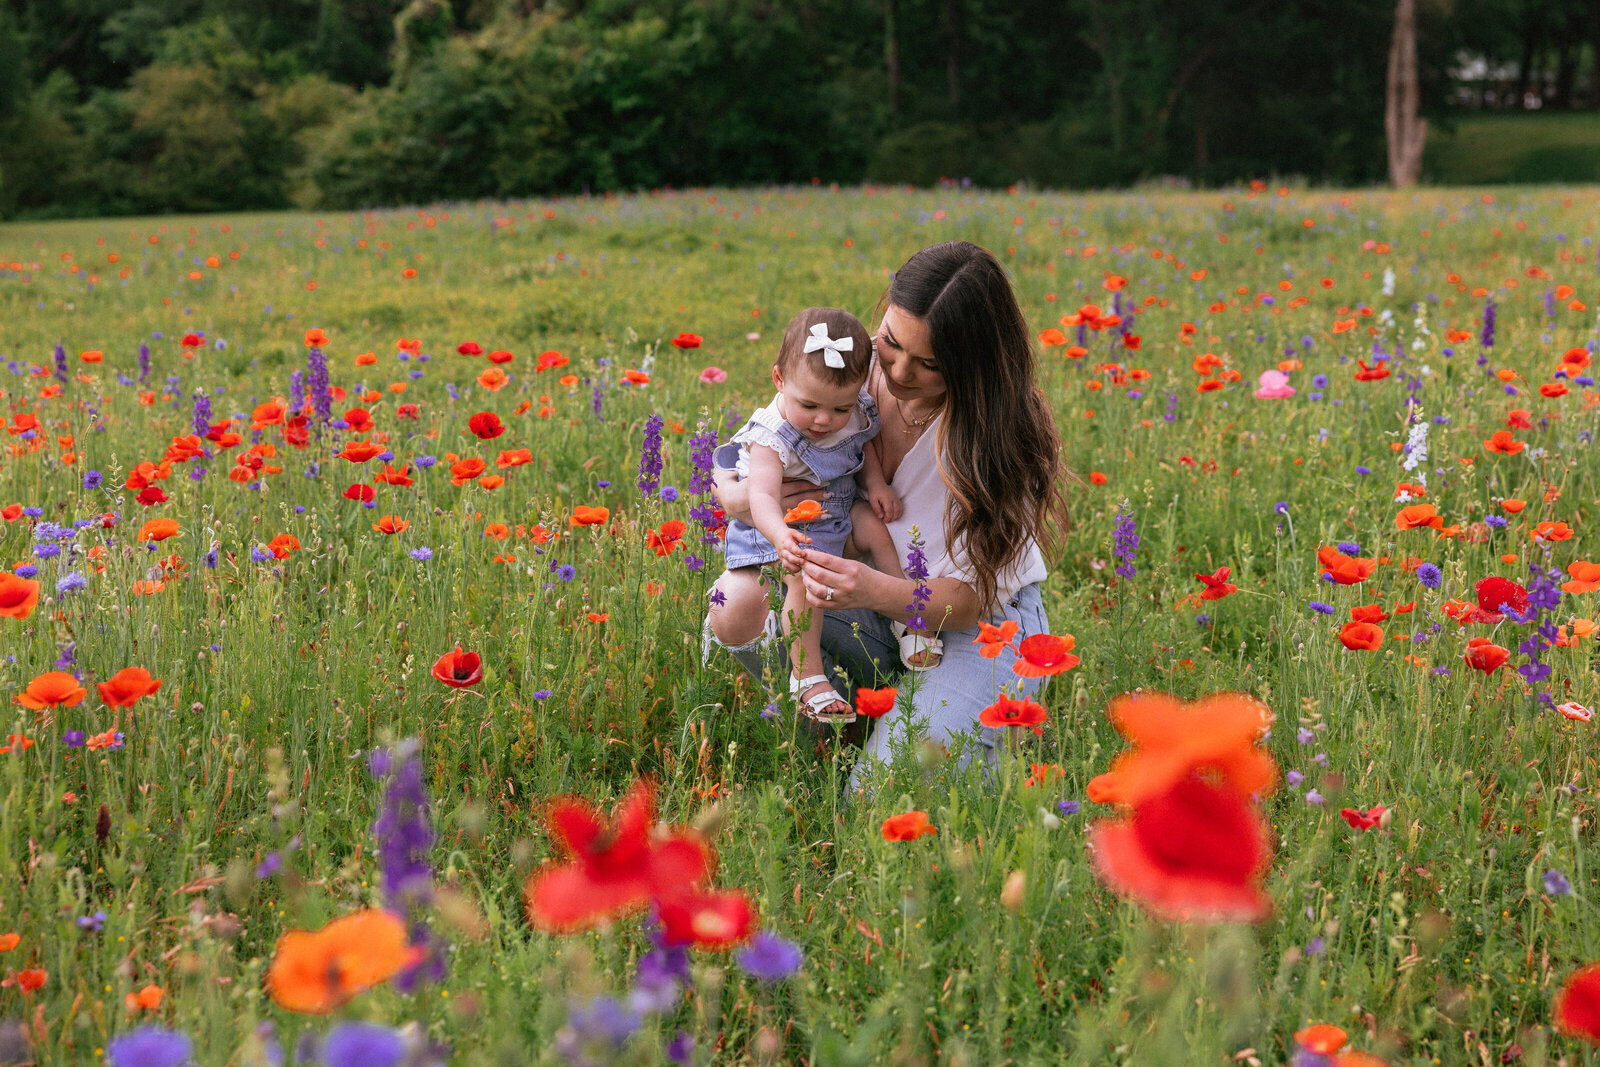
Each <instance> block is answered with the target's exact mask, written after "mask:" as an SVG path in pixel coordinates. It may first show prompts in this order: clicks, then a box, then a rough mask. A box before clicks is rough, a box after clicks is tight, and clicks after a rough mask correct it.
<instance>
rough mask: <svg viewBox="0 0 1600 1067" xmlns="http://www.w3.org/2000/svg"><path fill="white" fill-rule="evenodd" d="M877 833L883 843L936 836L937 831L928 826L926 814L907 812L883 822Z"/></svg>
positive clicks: (892, 816)
mask: <svg viewBox="0 0 1600 1067" xmlns="http://www.w3.org/2000/svg"><path fill="white" fill-rule="evenodd" d="M879 832H880V833H882V834H883V839H884V840H885V841H915V840H916V839H917V838H919V837H921V836H923V835H924V834H936V833H938V832H939V830H938V828H937V827H934V826H932V825H930V824H929V822H928V813H927V812H925V811H908V812H906V813H905V814H903V815H891V816H889V817H888V818H887V819H885V820H883V826H882V827H880V828H879Z"/></svg>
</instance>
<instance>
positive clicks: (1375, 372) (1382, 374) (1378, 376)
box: [1356, 359, 1394, 382]
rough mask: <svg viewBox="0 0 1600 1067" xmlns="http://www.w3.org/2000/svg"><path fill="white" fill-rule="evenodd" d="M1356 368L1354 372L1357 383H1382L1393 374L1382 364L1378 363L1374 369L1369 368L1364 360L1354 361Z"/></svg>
mask: <svg viewBox="0 0 1600 1067" xmlns="http://www.w3.org/2000/svg"><path fill="white" fill-rule="evenodd" d="M1356 366H1357V367H1358V368H1360V369H1359V370H1357V371H1356V381H1358V382H1377V381H1382V380H1383V379H1385V378H1387V377H1389V375H1391V374H1393V373H1394V372H1393V371H1391V370H1390V369H1389V368H1388V367H1387V366H1386V365H1385V364H1382V363H1379V364H1378V365H1377V366H1376V367H1369V366H1367V361H1366V360H1364V359H1358V360H1356Z"/></svg>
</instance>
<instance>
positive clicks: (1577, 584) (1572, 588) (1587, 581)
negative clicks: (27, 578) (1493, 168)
mask: <svg viewBox="0 0 1600 1067" xmlns="http://www.w3.org/2000/svg"><path fill="white" fill-rule="evenodd" d="M1567 573H1568V574H1570V575H1572V581H1570V582H1562V583H1561V591H1562V592H1564V593H1592V592H1594V591H1595V590H1596V589H1600V563H1590V562H1588V561H1586V560H1581V559H1580V560H1575V561H1573V562H1572V563H1569V564H1567ZM3 589H4V578H3V577H0V590H3ZM4 614H5V610H4V594H3V593H0V615H4Z"/></svg>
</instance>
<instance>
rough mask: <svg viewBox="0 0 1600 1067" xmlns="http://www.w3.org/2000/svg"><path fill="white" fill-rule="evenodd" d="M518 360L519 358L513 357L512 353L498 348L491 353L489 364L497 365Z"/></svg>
mask: <svg viewBox="0 0 1600 1067" xmlns="http://www.w3.org/2000/svg"><path fill="white" fill-rule="evenodd" d="M516 358H517V357H516V356H515V355H513V354H512V353H510V352H507V351H506V350H505V349H503V348H497V349H495V350H494V351H493V352H490V353H489V362H490V363H495V364H500V363H510V362H511V361H512V360H514V359H516Z"/></svg>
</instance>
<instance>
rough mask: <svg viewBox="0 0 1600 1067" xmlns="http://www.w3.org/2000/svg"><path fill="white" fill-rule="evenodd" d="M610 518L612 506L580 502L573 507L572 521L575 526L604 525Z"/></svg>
mask: <svg viewBox="0 0 1600 1067" xmlns="http://www.w3.org/2000/svg"><path fill="white" fill-rule="evenodd" d="M610 518H611V509H610V508H604V507H590V506H589V505H587V504H579V505H578V506H577V507H575V508H573V509H572V519H571V522H572V525H574V526H603V525H605V523H606V522H607V521H608V520H609V519H610Z"/></svg>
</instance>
